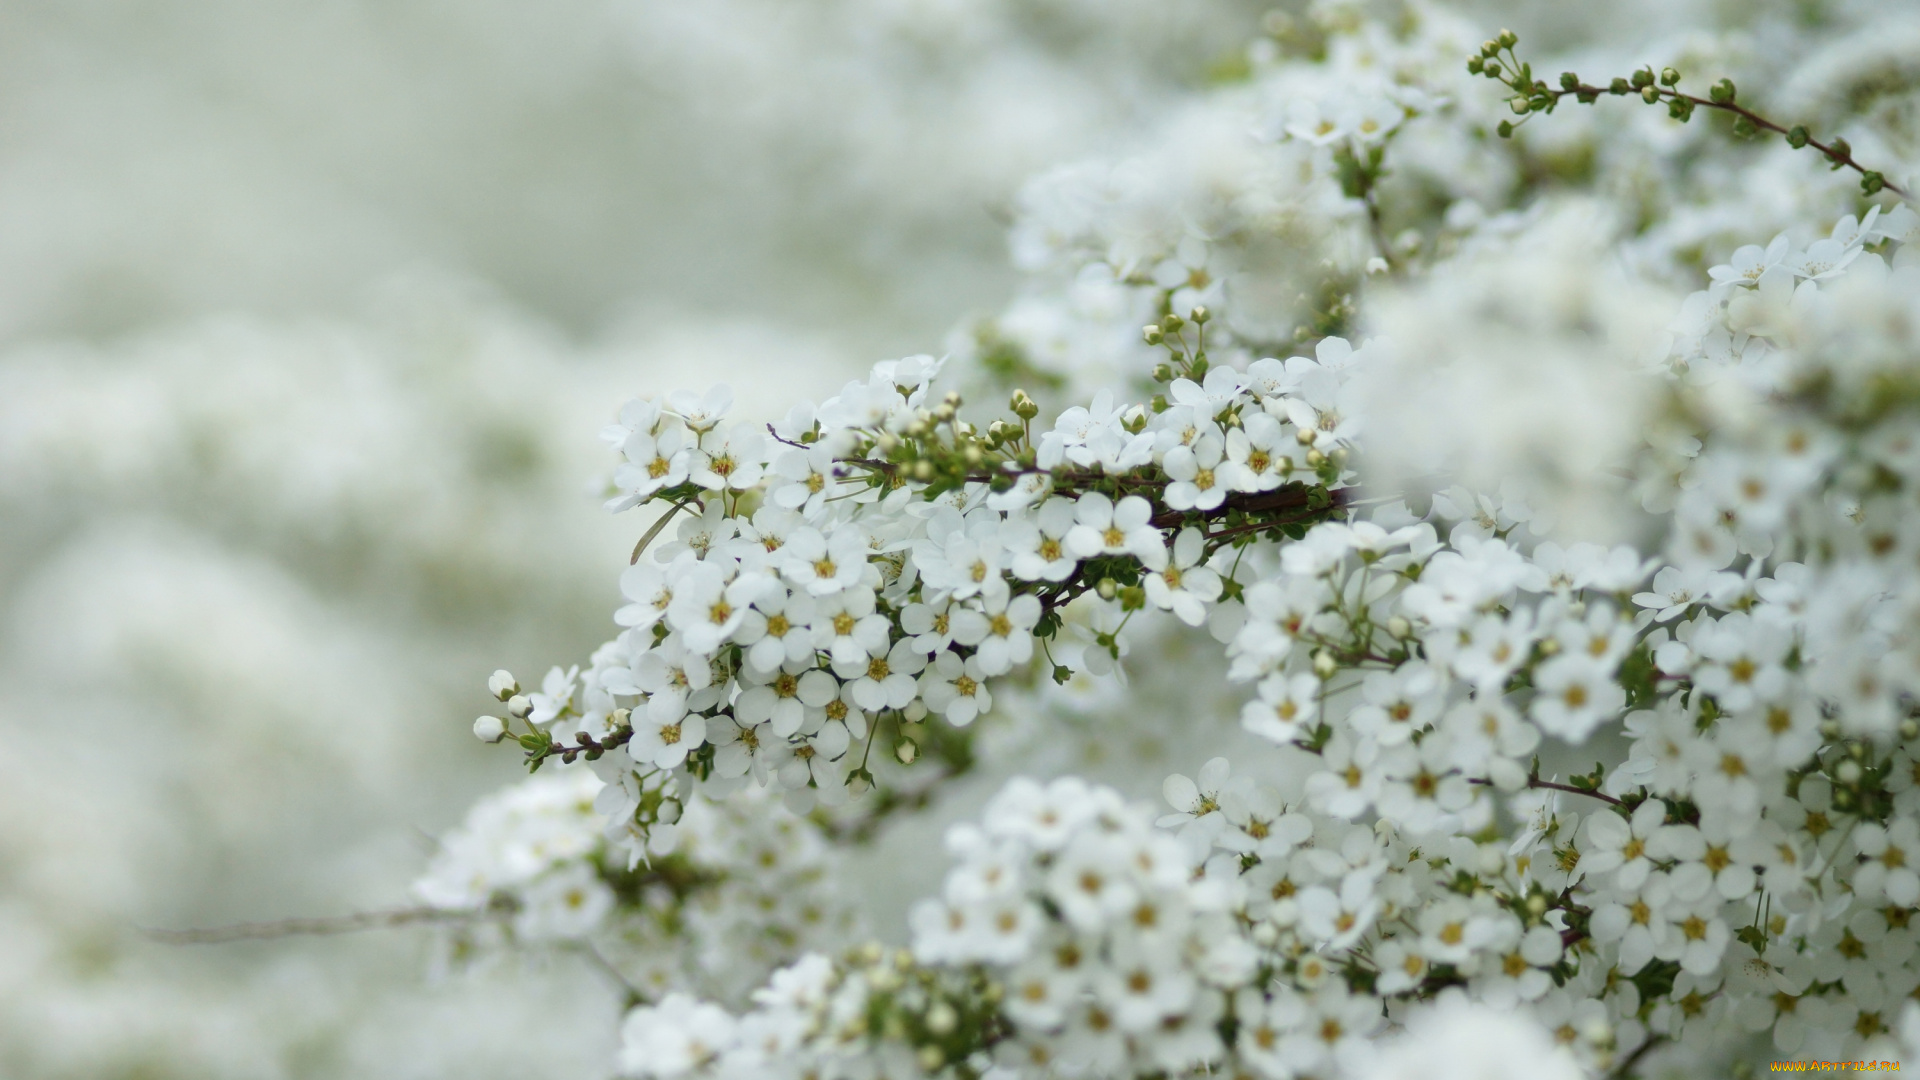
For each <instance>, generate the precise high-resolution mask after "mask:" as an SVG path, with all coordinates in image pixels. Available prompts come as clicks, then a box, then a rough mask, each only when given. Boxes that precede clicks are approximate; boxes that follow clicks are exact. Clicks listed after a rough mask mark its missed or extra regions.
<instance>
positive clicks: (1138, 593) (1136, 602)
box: [1120, 585, 1147, 611]
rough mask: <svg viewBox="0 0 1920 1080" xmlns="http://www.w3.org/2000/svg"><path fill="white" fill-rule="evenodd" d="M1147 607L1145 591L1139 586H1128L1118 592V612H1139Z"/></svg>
mask: <svg viewBox="0 0 1920 1080" xmlns="http://www.w3.org/2000/svg"><path fill="white" fill-rule="evenodd" d="M1146 606H1147V590H1146V589H1145V588H1144V587H1143V586H1140V585H1128V586H1126V587H1125V588H1123V589H1121V590H1120V610H1122V611H1139V610H1140V609H1141V608H1143V607H1146Z"/></svg>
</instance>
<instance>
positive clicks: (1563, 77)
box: [1560, 71, 1580, 90]
mask: <svg viewBox="0 0 1920 1080" xmlns="http://www.w3.org/2000/svg"><path fill="white" fill-rule="evenodd" d="M1579 88H1580V76H1578V75H1575V74H1574V73H1573V72H1571V71H1563V72H1561V73H1560V89H1562V90H1577V89H1579Z"/></svg>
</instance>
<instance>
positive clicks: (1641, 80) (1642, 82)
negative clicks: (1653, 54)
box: [1633, 68, 1653, 90]
mask: <svg viewBox="0 0 1920 1080" xmlns="http://www.w3.org/2000/svg"><path fill="white" fill-rule="evenodd" d="M1652 85H1653V69H1652V68H1641V69H1640V70H1639V71H1636V72H1634V73H1633V88H1634V89H1635V90H1640V89H1643V88H1645V87H1649V86H1652Z"/></svg>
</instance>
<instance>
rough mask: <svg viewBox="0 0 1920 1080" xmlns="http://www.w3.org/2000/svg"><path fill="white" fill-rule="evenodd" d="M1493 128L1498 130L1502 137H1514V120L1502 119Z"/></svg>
mask: <svg viewBox="0 0 1920 1080" xmlns="http://www.w3.org/2000/svg"><path fill="white" fill-rule="evenodd" d="M1493 130H1494V131H1495V132H1497V133H1498V134H1499V136H1500V137H1501V138H1503V139H1511V138H1513V121H1511V120H1502V121H1500V123H1499V125H1498V126H1496V127H1495V128H1494V129H1493Z"/></svg>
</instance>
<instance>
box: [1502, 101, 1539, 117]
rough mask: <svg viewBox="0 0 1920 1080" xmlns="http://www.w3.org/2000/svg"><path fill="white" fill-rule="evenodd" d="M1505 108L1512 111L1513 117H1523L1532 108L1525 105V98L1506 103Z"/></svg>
mask: <svg viewBox="0 0 1920 1080" xmlns="http://www.w3.org/2000/svg"><path fill="white" fill-rule="evenodd" d="M1507 108H1509V109H1512V110H1513V114H1514V115H1515V116H1525V115H1527V113H1528V112H1530V111H1531V110H1532V108H1533V107H1532V106H1531V105H1529V104H1528V103H1527V99H1526V98H1523V97H1517V98H1514V99H1513V100H1512V101H1509V102H1507Z"/></svg>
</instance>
